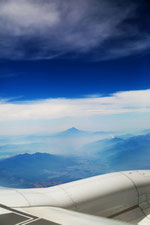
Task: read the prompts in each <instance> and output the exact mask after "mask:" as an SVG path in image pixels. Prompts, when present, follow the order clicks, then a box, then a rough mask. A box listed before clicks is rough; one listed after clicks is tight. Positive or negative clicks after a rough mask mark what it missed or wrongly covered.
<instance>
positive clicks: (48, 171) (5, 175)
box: [0, 153, 77, 187]
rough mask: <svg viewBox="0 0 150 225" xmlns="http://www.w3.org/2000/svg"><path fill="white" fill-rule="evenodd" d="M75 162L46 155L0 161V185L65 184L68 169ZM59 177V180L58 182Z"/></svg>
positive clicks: (70, 159) (25, 156)
mask: <svg viewBox="0 0 150 225" xmlns="http://www.w3.org/2000/svg"><path fill="white" fill-rule="evenodd" d="M76 164H77V162H76V161H75V159H73V158H71V157H64V156H57V155H52V154H47V153H35V154H27V153H26V154H20V155H16V156H14V157H10V158H7V159H3V160H1V161H0V185H1V186H10V187H18V186H19V187H34V185H35V186H36V183H42V182H49V186H50V184H52V183H53V182H55V183H57V182H58V183H60V182H67V181H68V179H71V176H70V175H69V176H68V177H67V176H66V174H67V173H66V172H67V171H68V172H69V167H71V166H74V165H76ZM58 177H59V180H58Z"/></svg>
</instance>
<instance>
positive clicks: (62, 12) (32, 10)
mask: <svg viewBox="0 0 150 225" xmlns="http://www.w3.org/2000/svg"><path fill="white" fill-rule="evenodd" d="M139 7H140V6H138V5H137V4H136V1H123V0H76V1H74V0H36V1H35V0H5V1H4V0H2V1H1V2H0V49H1V51H0V58H1V59H11V60H17V59H25V60H28V59H34V60H36V59H51V58H55V57H66V56H67V55H68V54H70V55H72V56H73V57H77V56H80V57H83V56H90V58H91V59H93V60H102V59H111V58H118V57H123V56H128V55H132V54H136V53H140V52H142V51H145V50H146V49H148V48H150V38H149V35H148V34H147V33H145V34H143V33H142V34H141V30H140V29H139V26H138V25H139V24H138V22H137V23H133V21H134V19H135V18H137V15H138V9H139Z"/></svg>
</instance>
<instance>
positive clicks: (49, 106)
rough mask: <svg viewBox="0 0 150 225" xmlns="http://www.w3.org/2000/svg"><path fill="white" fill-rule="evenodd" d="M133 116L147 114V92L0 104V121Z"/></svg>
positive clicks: (149, 109)
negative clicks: (128, 114) (126, 114)
mask: <svg viewBox="0 0 150 225" xmlns="http://www.w3.org/2000/svg"><path fill="white" fill-rule="evenodd" d="M132 112H150V90H141V91H126V92H118V93H115V94H113V95H112V96H109V97H96V98H80V99H46V100H39V101H30V102H21V103H9V102H7V101H4V100H1V101H0V121H1V122H4V121H6V122H8V121H20V120H49V119H61V118H65V117H68V118H72V119H74V118H81V117H83V118H85V117H87V118H88V117H92V116H95V115H97V116H101V115H113V114H123V113H132Z"/></svg>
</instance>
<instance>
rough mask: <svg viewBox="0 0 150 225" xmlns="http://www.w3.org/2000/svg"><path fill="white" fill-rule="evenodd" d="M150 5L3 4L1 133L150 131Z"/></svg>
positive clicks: (92, 0) (120, 0)
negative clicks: (69, 130)
mask: <svg viewBox="0 0 150 225" xmlns="http://www.w3.org/2000/svg"><path fill="white" fill-rule="evenodd" d="M149 21H150V2H149V1H148V0H147V1H146V0H143V1H138V0H126V1H124V0H76V1H74V0H70V1H68V0H36V1H35V0H1V1H0V135H18V134H33V133H36V134H40V133H51V132H57V131H59V130H63V129H68V128H69V127H73V126H75V127H77V128H79V129H83V130H93V131H94V130H126V131H130V130H137V129H149V128H150V126H149V124H150V116H149V114H150V75H149V74H150V67H149V64H150V54H149V52H150V26H149Z"/></svg>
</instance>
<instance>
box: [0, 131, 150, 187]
mask: <svg viewBox="0 0 150 225" xmlns="http://www.w3.org/2000/svg"><path fill="white" fill-rule="evenodd" d="M6 139H9V137H3V138H2V137H1V146H0V151H1V156H2V155H3V156H4V158H3V157H2V158H1V161H0V185H1V186H9V187H21V188H28V187H46V186H52V185H56V184H60V183H64V182H69V181H73V180H77V179H81V178H86V177H90V176H94V175H98V174H103V173H107V172H113V171H120V170H133V169H150V163H149V162H150V154H149V153H150V132H148V131H146V132H144V131H142V132H141V134H140V135H138V134H135V135H133V134H124V133H120V135H119V134H115V133H113V132H112V133H111V132H110V133H107V134H106V133H105V132H88V131H80V130H78V129H76V128H71V129H68V130H66V131H63V132H60V133H56V134H52V135H49V136H28V137H25V136H18V137H15V138H14V139H13V137H11V138H10V139H9V140H8V143H9V144H7V145H6V142H7V141H6ZM4 143H5V144H4ZM64 148H66V149H65V150H66V151H64ZM58 149H59V151H57V150H58ZM15 152H16V154H15ZM27 152H28V153H27ZM54 152H55V153H54ZM13 154H15V155H14V156H13Z"/></svg>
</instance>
